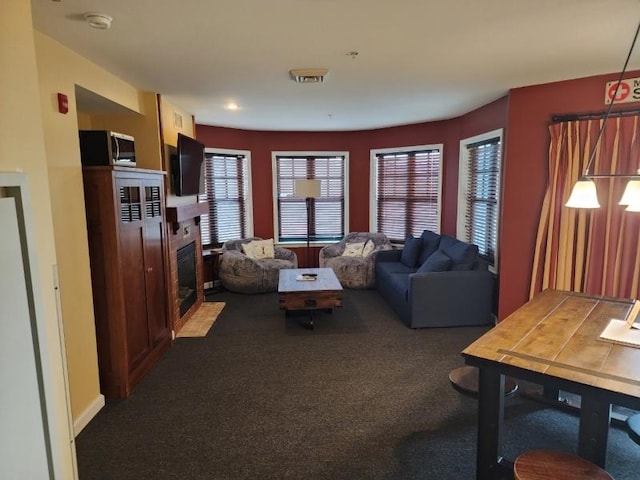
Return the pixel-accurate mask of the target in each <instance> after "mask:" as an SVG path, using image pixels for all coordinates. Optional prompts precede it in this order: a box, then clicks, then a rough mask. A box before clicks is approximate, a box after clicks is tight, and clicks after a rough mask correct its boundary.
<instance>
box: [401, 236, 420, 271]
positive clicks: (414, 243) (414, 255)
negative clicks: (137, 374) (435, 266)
mask: <svg viewBox="0 0 640 480" xmlns="http://www.w3.org/2000/svg"><path fill="white" fill-rule="evenodd" d="M421 247H422V240H420V239H419V238H415V237H414V236H413V235H409V236H408V237H407V239H406V240H405V241H404V248H403V249H402V253H401V254H400V263H402V264H403V265H406V266H407V267H409V268H413V267H415V266H416V263H417V262H418V255H419V254H420V248H421Z"/></svg>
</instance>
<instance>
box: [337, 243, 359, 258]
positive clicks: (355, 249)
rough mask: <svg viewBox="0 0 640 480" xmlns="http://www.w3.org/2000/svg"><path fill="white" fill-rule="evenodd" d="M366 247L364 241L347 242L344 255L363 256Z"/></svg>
mask: <svg viewBox="0 0 640 480" xmlns="http://www.w3.org/2000/svg"><path fill="white" fill-rule="evenodd" d="M363 249H364V242H357V243H347V244H346V245H345V246H344V252H342V256H343V257H361V256H362V250H363Z"/></svg>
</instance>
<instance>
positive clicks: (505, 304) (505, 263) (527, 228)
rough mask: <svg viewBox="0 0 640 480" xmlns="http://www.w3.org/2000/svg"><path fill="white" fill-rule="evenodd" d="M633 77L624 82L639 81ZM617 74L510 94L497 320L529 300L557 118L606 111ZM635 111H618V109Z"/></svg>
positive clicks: (518, 89)
mask: <svg viewBox="0 0 640 480" xmlns="http://www.w3.org/2000/svg"><path fill="white" fill-rule="evenodd" d="M638 74H639V72H630V73H629V74H628V75H626V77H634V76H637V75H638ZM617 77H618V74H609V75H599V76H594V77H588V78H582V79H576V80H568V81H563V82H555V83H549V84H544V85H535V86H530V87H523V88H517V89H513V90H511V92H510V93H509V107H508V108H509V113H508V116H509V122H508V125H507V135H506V141H505V155H504V158H505V159H506V162H505V169H504V173H503V183H502V221H501V234H500V253H499V254H500V301H499V318H500V319H503V318H505V317H506V316H508V315H509V314H510V313H511V312H513V311H514V310H515V309H517V308H518V307H519V306H520V305H522V304H523V303H524V302H526V301H527V300H528V299H529V288H530V279H531V272H532V263H533V253H534V250H535V240H536V235H537V229H538V219H539V216H540V207H541V205H542V201H543V198H544V193H545V190H546V188H547V178H548V164H547V154H548V149H549V141H550V137H549V130H548V127H549V124H550V123H551V117H552V116H553V115H556V114H560V115H561V114H569V113H587V112H602V111H604V110H606V108H607V107H606V106H605V105H604V86H605V83H606V82H608V81H612V80H616V79H617ZM633 107H637V104H630V105H620V106H616V107H615V108H614V109H615V110H624V109H629V108H633Z"/></svg>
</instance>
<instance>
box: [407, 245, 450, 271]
mask: <svg viewBox="0 0 640 480" xmlns="http://www.w3.org/2000/svg"><path fill="white" fill-rule="evenodd" d="M450 265H451V259H450V258H449V257H447V254H446V253H444V252H443V251H442V250H436V251H435V252H433V253H432V254H431V256H430V257H429V258H427V259H426V260H425V262H424V263H423V264H422V265H421V266H420V268H418V271H417V272H416V273H425V272H446V271H447V270H449V266H450Z"/></svg>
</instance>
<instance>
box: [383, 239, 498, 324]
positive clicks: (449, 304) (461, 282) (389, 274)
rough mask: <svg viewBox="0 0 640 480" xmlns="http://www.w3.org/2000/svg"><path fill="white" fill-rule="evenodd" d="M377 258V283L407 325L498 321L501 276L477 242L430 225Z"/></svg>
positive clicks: (385, 297) (384, 296) (488, 322)
mask: <svg viewBox="0 0 640 480" xmlns="http://www.w3.org/2000/svg"><path fill="white" fill-rule="evenodd" d="M375 262H376V288H377V289H378V292H379V293H380V295H382V297H383V298H384V299H385V300H386V301H387V302H388V303H389V305H390V306H391V308H392V309H393V310H394V311H395V312H396V314H397V315H398V316H399V317H400V319H401V320H402V321H403V322H404V323H405V324H406V325H407V326H409V327H411V328H424V327H457V326H468V325H487V324H490V323H491V322H492V311H493V298H494V285H495V277H494V274H493V273H491V272H490V271H489V269H488V264H487V263H486V262H485V261H484V260H482V259H481V258H480V257H479V256H478V247H477V246H476V245H473V244H469V243H465V242H462V241H460V240H457V239H455V238H454V237H451V236H448V235H439V234H437V233H434V232H431V231H429V230H425V231H424V232H423V233H422V235H421V236H420V237H417V238H415V237H409V238H407V240H406V242H405V246H404V248H403V249H402V250H385V251H381V252H378V254H377V255H376V259H375Z"/></svg>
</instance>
